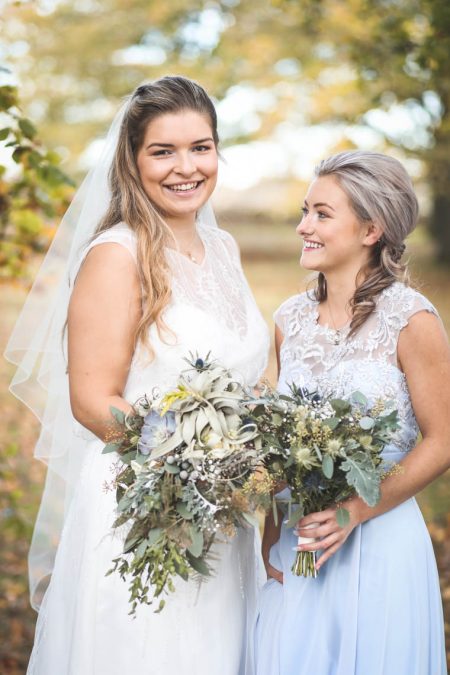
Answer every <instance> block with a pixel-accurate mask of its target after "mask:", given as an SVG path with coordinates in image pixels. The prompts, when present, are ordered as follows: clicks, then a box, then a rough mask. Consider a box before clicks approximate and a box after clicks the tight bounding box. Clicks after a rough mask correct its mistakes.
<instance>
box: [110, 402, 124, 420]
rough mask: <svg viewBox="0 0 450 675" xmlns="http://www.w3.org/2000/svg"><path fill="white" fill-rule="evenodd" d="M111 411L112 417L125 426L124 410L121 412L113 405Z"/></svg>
mask: <svg viewBox="0 0 450 675" xmlns="http://www.w3.org/2000/svg"><path fill="white" fill-rule="evenodd" d="M109 410H110V412H111V415H112V416H113V417H114V419H115V420H116V421H117V422H118V423H119V424H124V422H125V413H124V412H123V410H120V409H119V408H115V407H114V406H113V405H111V406H110V407H109Z"/></svg>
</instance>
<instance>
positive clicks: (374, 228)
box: [363, 221, 383, 246]
mask: <svg viewBox="0 0 450 675" xmlns="http://www.w3.org/2000/svg"><path fill="white" fill-rule="evenodd" d="M365 227H366V232H365V235H364V239H363V245H364V246H374V245H375V244H376V243H377V242H378V241H380V239H381V237H382V236H383V230H382V229H381V227H380V226H379V224H378V223H376V222H373V221H371V222H370V223H368V224H367V225H366V226H365Z"/></svg>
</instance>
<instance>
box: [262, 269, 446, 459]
mask: <svg viewBox="0 0 450 675" xmlns="http://www.w3.org/2000/svg"><path fill="white" fill-rule="evenodd" d="M420 311H428V312H432V313H433V314H437V312H436V309H435V308H434V307H433V305H432V304H431V303H430V302H429V301H428V300H427V299H426V298H425V297H424V296H423V295H421V294H420V293H418V292H417V291H415V290H413V289H412V288H409V287H407V286H405V285H404V284H401V283H399V282H396V283H394V284H392V285H391V286H389V288H386V289H385V290H384V291H382V292H381V293H380V295H379V297H378V299H377V303H376V309H375V311H374V312H373V313H372V315H371V316H370V317H369V319H368V320H367V321H366V322H365V323H364V324H363V326H361V327H360V329H359V330H358V331H357V332H356V334H355V335H353V336H351V337H348V333H349V327H348V326H347V327H346V328H345V329H344V331H343V335H342V337H343V339H342V340H341V341H340V342H339V344H335V331H334V330H332V329H330V328H329V327H328V326H322V325H320V324H319V323H318V317H319V312H318V302H317V301H316V300H314V299H313V298H312V294H310V293H309V294H308V293H302V294H300V295H295V296H293V297H291V298H289V299H288V300H286V301H285V302H284V303H283V304H282V305H281V306H280V307H279V309H278V310H277V311H276V312H275V315H274V318H275V321H276V323H277V325H278V326H279V328H280V330H281V332H282V333H283V335H284V340H283V343H282V345H281V353H280V357H281V371H280V378H279V389H280V391H282V392H284V393H288V390H289V385H290V384H292V383H295V384H297V385H298V386H302V387H305V388H306V389H308V390H310V391H315V390H317V391H318V392H319V393H320V394H321V395H330V394H331V395H334V396H337V397H343V398H345V397H348V396H349V395H350V394H351V393H352V392H353V391H361V392H362V393H363V394H365V396H366V397H367V398H368V399H369V401H371V402H375V401H376V400H377V399H379V398H382V399H385V400H387V401H389V402H390V406H391V407H392V408H396V409H397V410H398V412H399V417H400V420H401V428H400V431H399V432H398V433H397V435H396V437H395V444H393V446H392V447H387V448H385V454H388V453H389V452H398V451H401V452H408V451H409V450H410V449H411V448H412V447H413V445H414V443H415V441H416V438H417V433H418V426H417V422H416V418H415V416H414V412H413V409H412V405H411V400H410V396H409V392H408V387H407V383H406V378H405V376H404V374H403V372H402V371H401V370H400V369H399V367H398V362H397V343H398V338H399V334H400V331H401V330H402V328H404V327H405V326H406V325H407V323H408V321H409V319H410V317H411V316H412V315H413V314H415V313H417V312H420Z"/></svg>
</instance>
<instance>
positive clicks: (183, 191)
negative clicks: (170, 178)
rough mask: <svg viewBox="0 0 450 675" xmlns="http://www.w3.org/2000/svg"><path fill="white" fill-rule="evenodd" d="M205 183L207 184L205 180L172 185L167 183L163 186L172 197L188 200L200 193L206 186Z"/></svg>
mask: <svg viewBox="0 0 450 675" xmlns="http://www.w3.org/2000/svg"><path fill="white" fill-rule="evenodd" d="M204 183H205V180H204V179H202V180H192V181H185V182H183V183H172V184H169V183H167V184H166V185H163V188H164V189H165V190H166V191H167V192H170V194H171V195H176V196H177V197H182V198H183V197H184V198H186V197H190V196H191V195H193V194H195V193H196V192H198V191H199V190H200V189H201V187H202V186H203V185H204Z"/></svg>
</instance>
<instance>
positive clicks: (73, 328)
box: [67, 243, 141, 440]
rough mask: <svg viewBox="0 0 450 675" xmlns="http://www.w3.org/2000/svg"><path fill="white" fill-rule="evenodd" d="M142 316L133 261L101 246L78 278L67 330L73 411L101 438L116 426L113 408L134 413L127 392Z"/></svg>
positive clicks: (112, 247) (108, 245)
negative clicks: (126, 395) (127, 399)
mask: <svg viewBox="0 0 450 675" xmlns="http://www.w3.org/2000/svg"><path fill="white" fill-rule="evenodd" d="M140 317H141V298H140V284H139V279H138V274H137V270H136V265H135V263H134V260H133V259H132V257H131V255H130V254H129V252H128V251H127V250H126V249H125V248H123V247H122V246H120V245H119V244H115V243H104V244H98V245H97V246H95V247H94V248H93V249H91V251H89V253H88V255H87V256H86V259H85V261H84V263H83V265H82V267H81V269H80V272H79V274H78V276H77V279H76V282H75V287H74V290H73V293H72V297H71V300H70V305H69V312H68V323H67V328H68V374H69V388H70V402H71V407H72V413H73V415H74V417H75V419H77V420H78V421H79V422H80V424H82V425H83V426H85V427H86V428H87V429H89V430H90V431H92V433H94V434H95V435H96V436H98V437H99V438H101V439H102V440H107V439H108V437H109V436H110V435H111V432H112V430H113V428H114V421H113V418H112V416H111V412H110V406H114V407H116V408H119V409H120V410H123V411H124V412H128V411H129V410H130V409H131V405H130V404H129V403H128V402H127V401H125V399H124V398H123V390H124V388H125V384H126V380H127V377H128V371H129V368H130V363H131V359H132V356H133V352H134V335H135V331H136V327H137V325H138V322H139V319H140Z"/></svg>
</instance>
